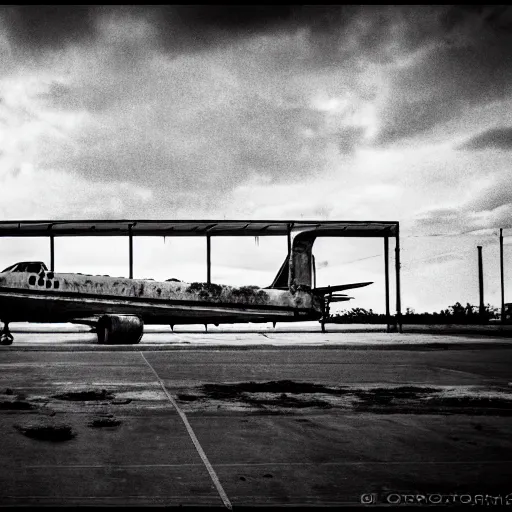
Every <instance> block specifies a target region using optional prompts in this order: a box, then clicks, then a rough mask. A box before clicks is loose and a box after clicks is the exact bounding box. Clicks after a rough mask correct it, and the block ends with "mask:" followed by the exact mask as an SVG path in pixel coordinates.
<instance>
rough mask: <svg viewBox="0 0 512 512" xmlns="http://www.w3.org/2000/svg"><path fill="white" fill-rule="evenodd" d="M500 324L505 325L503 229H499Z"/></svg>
mask: <svg viewBox="0 0 512 512" xmlns="http://www.w3.org/2000/svg"><path fill="white" fill-rule="evenodd" d="M500 276H501V323H502V324H503V323H505V279H504V275H503V228H500Z"/></svg>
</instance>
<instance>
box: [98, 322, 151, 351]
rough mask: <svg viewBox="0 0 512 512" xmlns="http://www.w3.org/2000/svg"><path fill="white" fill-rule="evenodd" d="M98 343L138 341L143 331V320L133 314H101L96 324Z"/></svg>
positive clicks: (133, 342)
mask: <svg viewBox="0 0 512 512" xmlns="http://www.w3.org/2000/svg"><path fill="white" fill-rule="evenodd" d="M96 329H97V332H98V343H102V344H106V345H108V344H122V345H125V344H135V343H139V341H140V339H141V338H142V334H143V331H144V322H143V321H142V320H141V319H140V318H139V317H138V316H135V315H103V316H102V317H101V318H100V319H99V321H98V326H97V328H96Z"/></svg>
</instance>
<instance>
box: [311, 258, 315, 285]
mask: <svg viewBox="0 0 512 512" xmlns="http://www.w3.org/2000/svg"><path fill="white" fill-rule="evenodd" d="M311 274H312V276H313V288H316V262H315V256H314V254H312V255H311Z"/></svg>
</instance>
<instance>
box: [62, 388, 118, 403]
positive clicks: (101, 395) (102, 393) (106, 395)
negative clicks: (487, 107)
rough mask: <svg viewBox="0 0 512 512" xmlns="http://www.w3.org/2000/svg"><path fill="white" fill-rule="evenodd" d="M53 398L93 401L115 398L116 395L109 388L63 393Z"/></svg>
mask: <svg viewBox="0 0 512 512" xmlns="http://www.w3.org/2000/svg"><path fill="white" fill-rule="evenodd" d="M53 398H57V399H58V400H69V401H73V402H91V401H95V400H111V399H112V398H114V395H113V394H112V393H110V392H108V391H107V390H105V389H102V390H86V391H72V392H68V393H61V394H60V395H53Z"/></svg>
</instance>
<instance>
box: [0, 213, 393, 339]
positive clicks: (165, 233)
mask: <svg viewBox="0 0 512 512" xmlns="http://www.w3.org/2000/svg"><path fill="white" fill-rule="evenodd" d="M304 231H307V232H311V233H312V234H313V235H314V234H315V233H317V234H318V236H322V237H324V236H329V237H359V238H369V237H372V238H383V239H384V277H385V297H386V319H387V320H386V321H387V331H388V332H389V331H390V330H392V329H393V328H395V329H396V330H397V331H399V332H402V318H401V294H400V226H399V222H396V221H318V220H20V221H0V237H48V238H49V241H50V270H52V271H54V270H55V268H54V267H55V243H54V242H55V238H56V237H75V236H126V237H127V238H128V254H129V277H130V279H133V239H134V237H139V236H152V237H155V236H162V237H174V236H187V237H189V236H203V237H206V269H207V271H206V275H207V282H208V283H210V282H211V238H212V237H216V236H253V237H260V236H286V237H287V240H288V254H289V255H290V253H291V249H292V237H293V235H294V234H297V233H300V232H304ZM390 238H394V239H395V279H396V314H395V315H394V318H393V319H392V316H391V314H390V297H389V239H390Z"/></svg>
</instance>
